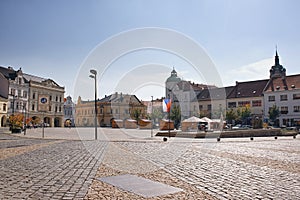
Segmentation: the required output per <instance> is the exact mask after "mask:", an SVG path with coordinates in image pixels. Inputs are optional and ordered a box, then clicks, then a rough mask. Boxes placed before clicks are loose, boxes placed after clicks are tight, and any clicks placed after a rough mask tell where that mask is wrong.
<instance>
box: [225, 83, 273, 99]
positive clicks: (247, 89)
mask: <svg viewBox="0 0 300 200" xmlns="http://www.w3.org/2000/svg"><path fill="white" fill-rule="evenodd" d="M268 81H269V80H268V79H265V80H258V81H247V82H236V85H235V86H234V88H233V90H232V91H231V93H230V94H228V96H227V98H228V99H231V98H246V97H260V96H262V95H263V92H264V88H265V87H266V85H267V83H268Z"/></svg>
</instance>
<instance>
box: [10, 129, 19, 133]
mask: <svg viewBox="0 0 300 200" xmlns="http://www.w3.org/2000/svg"><path fill="white" fill-rule="evenodd" d="M21 132H22V129H21V128H12V129H11V133H21Z"/></svg>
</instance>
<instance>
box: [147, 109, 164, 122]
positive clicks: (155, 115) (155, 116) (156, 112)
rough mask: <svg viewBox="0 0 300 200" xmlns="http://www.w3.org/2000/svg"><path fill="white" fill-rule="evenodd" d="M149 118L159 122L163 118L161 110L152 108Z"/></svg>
mask: <svg viewBox="0 0 300 200" xmlns="http://www.w3.org/2000/svg"><path fill="white" fill-rule="evenodd" d="M150 117H151V118H152V119H153V120H154V121H156V122H158V121H159V120H161V119H162V118H163V117H164V113H163V112H162V108H154V109H153V113H152V114H151V115H150Z"/></svg>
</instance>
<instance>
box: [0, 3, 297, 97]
mask: <svg viewBox="0 0 300 200" xmlns="http://www.w3.org/2000/svg"><path fill="white" fill-rule="evenodd" d="M299 7H300V2H299V1H298V0H243V1H240V0H189V1H184V0H164V1H161V0H152V1H143V0H88V1H85V0H63V1H61V0H51V1H50V0H42V1H40V0H27V1H21V0H1V1H0V47H1V48H0V65H1V66H4V67H7V66H12V67H13V68H14V69H19V68H22V70H23V72H25V73H28V74H33V75H36V76H41V77H45V78H51V79H53V80H54V81H55V82H57V83H58V84H59V85H61V86H64V87H65V91H66V92H65V96H68V95H70V96H72V98H73V100H74V101H76V100H77V98H78V96H81V97H82V99H93V98H94V80H92V79H91V78H90V77H89V75H90V72H89V70H90V69H96V70H97V72H98V74H97V93H98V97H99V98H102V97H104V96H105V95H109V94H112V93H114V92H122V93H131V94H135V95H136V96H137V97H138V98H140V99H142V100H150V99H151V96H153V97H154V98H160V97H162V96H164V94H165V89H164V84H165V81H166V79H167V78H168V77H169V76H170V73H171V71H172V69H173V68H174V69H175V70H176V71H177V72H178V76H179V77H180V78H182V79H184V80H190V81H192V82H195V83H204V84H215V85H217V86H231V85H234V84H235V82H236V81H251V80H260V79H267V78H268V77H269V70H270V68H271V66H272V65H273V64H274V56H275V50H276V46H277V50H278V53H279V56H280V63H281V64H282V65H283V66H284V67H285V68H286V70H287V75H292V74H299V73H300V70H299V65H300V58H299V52H300V41H299V40H300V39H299V35H300V21H299V19H300V12H299V11H298V10H299Z"/></svg>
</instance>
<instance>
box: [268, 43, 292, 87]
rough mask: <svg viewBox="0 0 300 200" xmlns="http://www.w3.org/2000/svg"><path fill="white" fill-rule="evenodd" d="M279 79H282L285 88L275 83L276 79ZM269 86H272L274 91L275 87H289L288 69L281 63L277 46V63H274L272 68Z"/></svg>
mask: <svg viewBox="0 0 300 200" xmlns="http://www.w3.org/2000/svg"><path fill="white" fill-rule="evenodd" d="M279 79H280V80H281V81H282V85H283V87H284V88H278V86H275V85H274V81H275V80H279ZM269 86H270V87H271V90H272V91H275V89H276V90H278V89H284V90H287V89H288V86H287V82H286V69H285V68H284V67H283V66H282V65H281V64H280V63H279V56H278V52H277V48H276V55H275V65H273V66H272V67H271V69H270V80H269V82H268V84H267V87H269ZM267 87H266V88H267Z"/></svg>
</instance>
